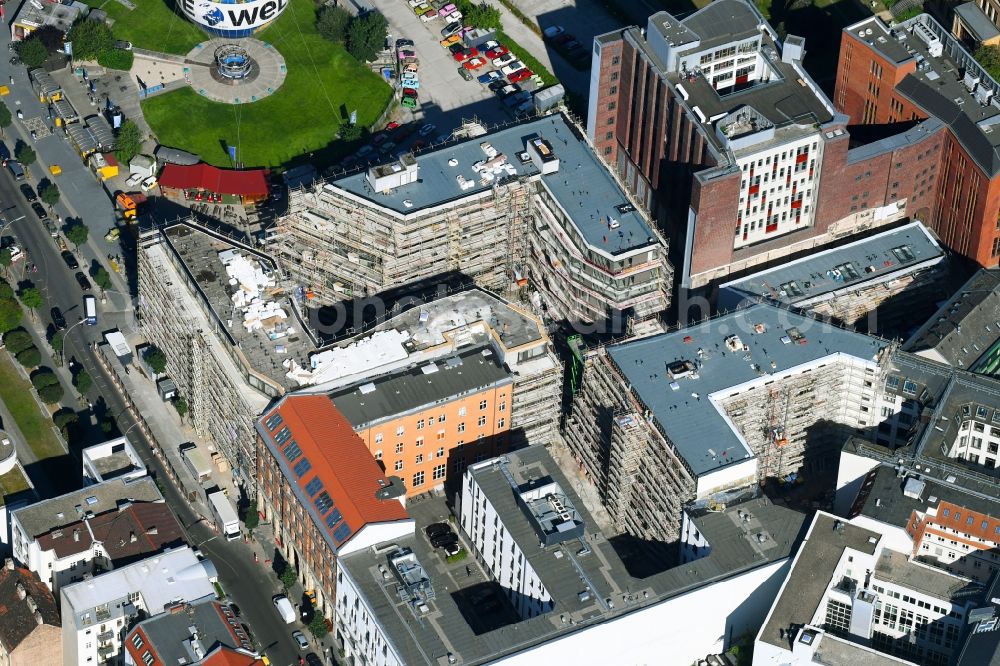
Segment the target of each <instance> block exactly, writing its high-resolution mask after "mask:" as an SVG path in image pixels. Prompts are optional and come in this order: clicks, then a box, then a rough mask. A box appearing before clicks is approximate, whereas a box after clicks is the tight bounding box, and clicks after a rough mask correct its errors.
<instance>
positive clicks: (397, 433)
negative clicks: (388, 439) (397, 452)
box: [396, 426, 404, 437]
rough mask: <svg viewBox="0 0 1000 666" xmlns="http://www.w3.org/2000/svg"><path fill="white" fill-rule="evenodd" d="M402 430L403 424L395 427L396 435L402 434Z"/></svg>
mask: <svg viewBox="0 0 1000 666" xmlns="http://www.w3.org/2000/svg"><path fill="white" fill-rule="evenodd" d="M403 432H404V428H403V426H399V427H398V428H396V435H397V436H400V437H401V436H402V435H403Z"/></svg>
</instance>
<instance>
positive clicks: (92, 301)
mask: <svg viewBox="0 0 1000 666" xmlns="http://www.w3.org/2000/svg"><path fill="white" fill-rule="evenodd" d="M83 315H84V317H86V319H87V325H88V326H97V299H96V298H94V297H93V296H84V297H83Z"/></svg>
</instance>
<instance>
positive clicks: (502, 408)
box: [497, 400, 507, 412]
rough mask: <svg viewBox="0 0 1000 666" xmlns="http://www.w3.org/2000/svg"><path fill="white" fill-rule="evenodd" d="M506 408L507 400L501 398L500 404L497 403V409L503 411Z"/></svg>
mask: <svg viewBox="0 0 1000 666" xmlns="http://www.w3.org/2000/svg"><path fill="white" fill-rule="evenodd" d="M506 410H507V402H506V401H504V400H501V401H500V404H499V405H497V411H498V412H503V411H506Z"/></svg>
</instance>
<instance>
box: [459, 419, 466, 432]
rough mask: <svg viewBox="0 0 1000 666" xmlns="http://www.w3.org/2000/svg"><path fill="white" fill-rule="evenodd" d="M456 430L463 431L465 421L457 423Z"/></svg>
mask: <svg viewBox="0 0 1000 666" xmlns="http://www.w3.org/2000/svg"><path fill="white" fill-rule="evenodd" d="M458 431H459V432H465V421H462V422H461V423H459V424H458Z"/></svg>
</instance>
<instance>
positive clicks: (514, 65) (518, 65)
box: [500, 60, 524, 77]
mask: <svg viewBox="0 0 1000 666" xmlns="http://www.w3.org/2000/svg"><path fill="white" fill-rule="evenodd" d="M522 69H524V63H523V62H521V61H520V60H514V61H513V62H511V63H510V64H509V65H505V66H504V67H503V68H502V69H501V70H500V71H501V72H503V74H504V76H507V77H509V76H510V75H511V74H513V73H514V72H517V71H519V70H522Z"/></svg>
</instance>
